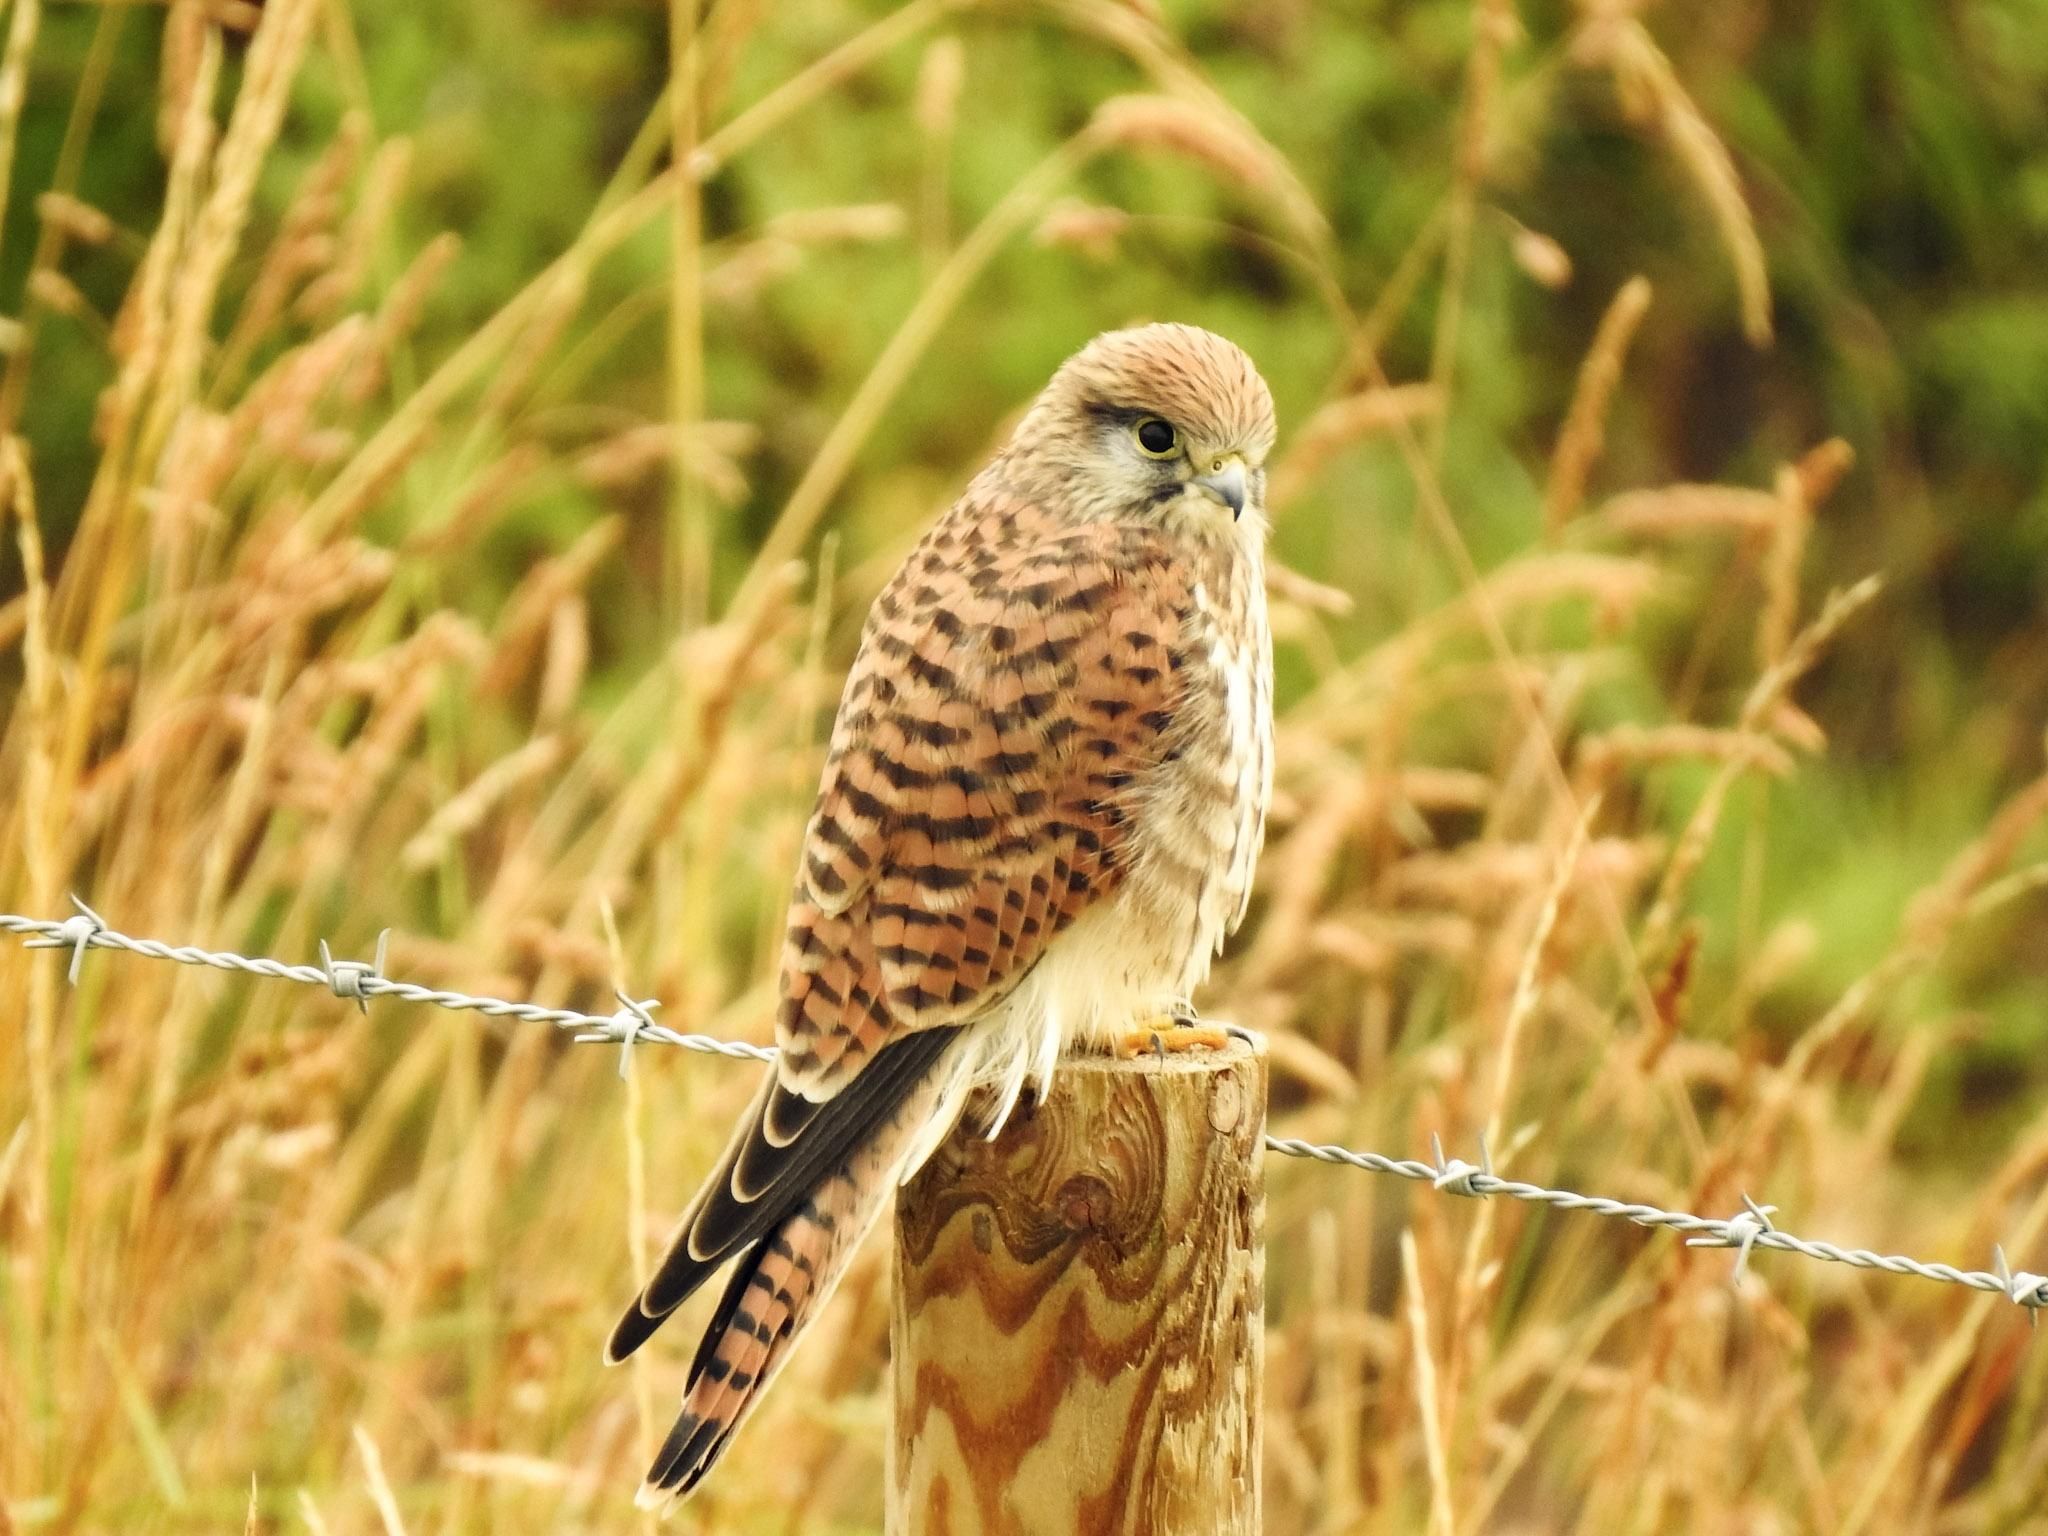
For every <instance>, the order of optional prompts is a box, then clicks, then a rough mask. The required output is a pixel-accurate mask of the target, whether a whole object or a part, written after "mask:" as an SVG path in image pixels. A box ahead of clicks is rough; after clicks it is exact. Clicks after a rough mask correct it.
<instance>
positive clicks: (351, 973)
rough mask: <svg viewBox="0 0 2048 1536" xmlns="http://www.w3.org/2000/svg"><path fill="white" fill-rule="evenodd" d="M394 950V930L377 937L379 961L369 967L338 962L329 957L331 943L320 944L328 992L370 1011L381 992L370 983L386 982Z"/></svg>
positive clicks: (342, 961) (344, 961)
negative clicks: (386, 964) (386, 969)
mask: <svg viewBox="0 0 2048 1536" xmlns="http://www.w3.org/2000/svg"><path fill="white" fill-rule="evenodd" d="M390 948H391V930H390V929H389V928H386V929H385V930H384V931H383V932H382V933H380V934H378V935H377V959H376V962H375V963H374V964H368V965H366V964H365V963H364V962H362V961H361V960H337V959H335V958H334V956H333V955H332V954H331V953H329V951H328V948H327V941H326V940H325V939H322V940H321V941H320V969H321V970H322V971H324V972H325V973H326V975H327V989H328V990H329V991H330V992H332V993H333V994H334V995H335V996H336V997H339V998H353V999H354V1000H355V1005H356V1007H357V1009H358V1010H360V1011H361V1012H363V1013H368V1012H369V1011H370V999H371V998H372V997H374V996H376V991H377V989H375V988H372V987H370V986H369V985H368V983H370V982H373V981H382V980H383V979H384V956H385V955H386V954H387V953H388V952H389V950H390Z"/></svg>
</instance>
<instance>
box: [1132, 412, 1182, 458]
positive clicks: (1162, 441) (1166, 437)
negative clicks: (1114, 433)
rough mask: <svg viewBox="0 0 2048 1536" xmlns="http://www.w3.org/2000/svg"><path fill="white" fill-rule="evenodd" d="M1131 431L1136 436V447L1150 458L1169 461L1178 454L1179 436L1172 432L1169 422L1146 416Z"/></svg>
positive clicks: (1171, 425)
mask: <svg viewBox="0 0 2048 1536" xmlns="http://www.w3.org/2000/svg"><path fill="white" fill-rule="evenodd" d="M1132 430H1133V431H1134V432H1135V433H1136V434H1137V438H1138V447H1139V448H1141V449H1142V450H1143V451H1144V452H1145V453H1146V455H1148V456H1149V457H1151V458H1155V459H1170V458H1172V457H1173V456H1174V455H1175V454H1176V453H1178V452H1180V434H1179V433H1178V432H1176V431H1174V430H1173V423H1172V422H1170V421H1161V420H1160V419H1159V418H1158V417H1157V416H1147V417H1145V418H1143V419H1142V420H1141V421H1139V423H1138V424H1137V426H1136V427H1134V428H1132Z"/></svg>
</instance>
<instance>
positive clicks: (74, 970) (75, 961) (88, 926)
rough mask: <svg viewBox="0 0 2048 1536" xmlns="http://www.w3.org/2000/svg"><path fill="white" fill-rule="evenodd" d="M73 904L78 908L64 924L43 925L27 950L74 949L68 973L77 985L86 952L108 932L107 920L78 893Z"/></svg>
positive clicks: (73, 983) (28, 944)
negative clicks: (41, 932)
mask: <svg viewBox="0 0 2048 1536" xmlns="http://www.w3.org/2000/svg"><path fill="white" fill-rule="evenodd" d="M71 905H72V906H74V907H76V908H78V911H77V912H76V913H75V914H74V915H73V916H71V917H67V918H65V919H64V921H63V922H61V923H49V924H46V925H44V926H45V929H46V931H45V932H44V933H43V934H42V936H41V937H39V938H33V939H30V940H28V941H27V942H26V943H24V944H23V945H22V947H23V948H24V949H68V950H70V951H71V968H70V970H69V971H67V972H66V973H65V974H66V975H67V977H68V978H69V979H70V984H71V985H72V986H74V987H75V986H77V985H78V971H79V968H80V967H81V966H83V965H84V964H85V952H86V951H87V950H88V949H91V948H92V947H93V944H94V941H95V940H97V939H98V938H99V936H100V935H101V934H103V933H105V932H106V931H107V920H106V919H105V918H103V917H101V916H100V915H99V913H97V912H95V911H93V909H92V908H91V907H88V906H87V905H86V904H85V903H84V902H82V901H80V900H79V899H78V898H77V897H76V896H73V897H72V898H71Z"/></svg>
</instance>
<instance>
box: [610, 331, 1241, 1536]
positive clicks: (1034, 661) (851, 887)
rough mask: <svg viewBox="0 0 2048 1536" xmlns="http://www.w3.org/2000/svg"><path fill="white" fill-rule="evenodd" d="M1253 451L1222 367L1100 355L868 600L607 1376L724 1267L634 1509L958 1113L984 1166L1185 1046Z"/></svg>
mask: <svg viewBox="0 0 2048 1536" xmlns="http://www.w3.org/2000/svg"><path fill="white" fill-rule="evenodd" d="M1273 430H1274V428H1273V397H1272V395H1271V393H1270V392H1269V391H1268V390H1267V388H1266V384H1265V381H1264V380H1263V379H1261V378H1260V377H1259V373H1258V370H1257V369H1256V368H1255V367H1254V366H1253V365H1252V361H1251V359H1250V358H1248V357H1247V356H1245V354H1244V353H1243V352H1242V351H1240V350H1239V349H1238V348H1237V347H1236V346H1234V345H1232V344H1231V343H1230V342H1228V341H1225V340H1224V339H1223V338H1222V337H1220V336H1216V335H1213V334H1211V333H1210V332H1208V331H1203V330H1197V329H1195V328H1193V327H1191V326H1185V325H1150V326H1145V327H1142V328H1140V329H1136V330H1127V331H1115V332H1111V333H1109V334H1106V335H1103V336H1098V337H1097V338H1096V339H1095V340H1094V341H1092V342H1090V343H1089V344H1088V346H1086V347H1085V348H1083V349H1082V350H1081V351H1080V352H1079V353H1077V354H1076V355H1075V356H1073V357H1071V358H1069V359H1068V360H1067V361H1066V362H1065V363H1064V364H1063V365H1061V367H1060V369H1059V371H1058V372H1056V373H1055V374H1054V375H1053V377H1052V380H1051V382H1050V383H1048V384H1047V385H1046V387H1045V390H1044V392H1043V393H1041V394H1040V395H1039V397H1038V399H1037V400H1036V401H1035V402H1034V403H1033V405H1032V407H1031V409H1030V411H1029V412H1028V413H1026V415H1025V416H1024V418H1023V420H1022V421H1021V422H1020V423H1019V424H1018V426H1017V429H1016V431H1015V433H1014V434H1013V435H1012V436H1011V438H1010V440H1009V441H1008V443H1007V444H1006V445H1005V446H1004V447H1003V448H1002V449H1001V450H1000V451H999V452H998V453H997V454H996V456H995V458H994V459H993V461H991V462H990V464H989V465H988V467H987V468H985V469H984V470H982V472H981V473H980V474H979V475H977V476H976V477H975V478H974V480H973V482H972V483H971V484H970V485H969V486H968V487H967V490H966V492H965V494H963V495H962V496H961V497H960V499H959V500H958V501H957V502H956V503H954V505H953V507H952V509H951V510H950V511H948V512H947V513H946V515H945V516H944V517H942V518H940V519H939V521H938V523H937V524H936V525H935V526H934V527H933V528H932V529H931V531H930V532H929V533H927V534H926V535H925V537H924V539H923V541H922V542H920V543H919V544H918V546H917V547H916V548H915V549H914V550H912V551H911V553H910V556H909V558H908V559H906V560H905V561H904V563H903V566H902V568H901V569H900V570H898V571H897V573H896V575H895V577H894V578H893V579H892V580H891V581H890V582H889V584H888V586H886V587H885V588H883V590H882V592H881V594H880V595H879V596H878V597H877V598H876V599H875V603H874V607H873V609H872V610H871V611H870V613H869V614H868V619H867V624H866V627H865V628H864V629H863V631H862V634H861V644H860V650H859V653H858V655H857V656H856V657H855V659H854V664H853V671H852V673H851V675H850V676H849V677H848V679H847V683H846V690H845V693H844V694H843V695H842V697H841V699H840V703H839V714H838V718H837V721H836V723H835V725H834V727H833V732H832V742H831V747H830V749H829V751H828V753H827V756H826V760H825V771H824V778H823V782H822V783H821V784H820V785H819V788H818V801H817V807H816V809H815V810H814V811H813V813H812V815H811V820H810V825H809V828H808V830H807V832H806V833H805V837H804V845H803V849H802V853H801V856H800V862H799V868H798V871H797V876H796V888H795V891H794V892H793V893H792V895H791V898H790V907H789V926H788V932H787V936H786V938H785V941H784V944H783V951H782V964H781V987H780V1006H779V1010H778V1013H777V1017H776V1038H777V1040H778V1043H779V1044H780V1046H781V1056H780V1059H779V1060H778V1061H777V1063H776V1065H775V1067H774V1068H773V1070H772V1071H771V1072H770V1073H769V1076H768V1080H767V1082H765V1083H764V1084H763V1085H762V1088H761V1091H760V1093H759V1095H758V1096H757V1097H756V1098H755V1100H754V1102H753V1105H752V1106H751V1107H750V1108H749V1109H748V1111H747V1112H746V1114H745V1115H744V1116H743V1117H742V1119H741V1121H740V1124H739V1127H738V1128H737V1130H736V1132H735V1134H734V1136H733V1138H732V1142H731V1144H730V1145H729V1146H728V1147H727V1148H726V1151H725V1153H724V1155H723V1156H722V1157H721V1158H720V1159H719V1161H718V1164H717V1166H716V1168H715V1169H714V1170H713V1171H712V1173H711V1176H710V1177H709V1179H707V1180H706V1182H705V1184H704V1187H703V1188H702V1189H701V1190H700V1191H698V1193H697V1196H696V1198H695V1199H694V1200H693V1201H691V1203H690V1205H689V1208H688V1210H687V1211H686V1212H685V1214H684V1216H683V1218H682V1221H681V1223H680V1225H679V1226H678V1227H677V1229H676V1232H675V1235H674V1237H673V1238H672V1239H671V1240H670V1245H669V1248H668V1252H667V1255H666V1257H664V1258H663V1259H662V1261H661V1265H660V1267H659V1268H658V1269H657V1270H656V1271H655V1274H654V1277H653V1278H652V1279H651V1280H650V1281H649V1282H648V1284H647V1288H646V1289H645V1290H644V1291H643V1292H641V1294H640V1296H639V1297H638V1298H637V1299H636V1300H635V1301H634V1302H633V1304H632V1305H631V1306H630V1307H628V1308H627V1309H626V1314H625V1316H624V1317H622V1318H621V1319H620V1320H619V1323H618V1326H617V1327H616V1328H615V1329H614V1330H613V1331H612V1336H611V1340H610V1343H609V1344H608V1345H607V1347H606V1351H605V1354H606V1359H607V1360H608V1361H618V1360H623V1359H624V1358H625V1357H626V1356H628V1355H630V1354H631V1353H632V1352H633V1351H634V1350H635V1349H637V1348H639V1347H640V1345H641V1343H642V1342H643V1341H644V1340H645V1339H646V1338H647V1336H648V1335H649V1334H651V1333H653V1332H654V1330H655V1329H656V1328H657V1327H659V1326H660V1324H661V1321H662V1319H663V1318H665V1317H667V1316H668V1315H669V1313H671V1312H673V1311H674V1310H675V1309H676V1307H677V1306H679V1305H680V1304H681V1303H682V1302H683V1300H684V1299H685V1298H686V1297H688V1296H689V1295H690V1294H691V1293H692V1292H693V1291H695V1290H696V1289H697V1288H698V1287H699V1286H700V1285H702V1284H703V1283H704V1282H705V1281H706V1280H707V1279H709V1278H710V1277H711V1275H712V1273H713V1272H714V1271H715V1270H717V1269H718V1268H719V1267H720V1266H722V1265H723V1264H725V1262H726V1261H727V1260H729V1259H733V1258H735V1257H737V1259H738V1263H737V1264H736V1265H735V1267H734V1269H733V1272H732V1275H731V1277H730V1279H728V1280H727V1282H726V1286H725V1292H724V1296H723V1298H722V1299H721V1300H720V1302H719V1304H718V1308H717V1310H716V1311H715V1312H714V1313H713V1314H712V1318H711V1323H710V1326H709V1327H708V1328H707V1330H706V1331H705V1334H704V1338H703V1342H702V1343H701V1344H699V1345H698V1347H697V1354H696V1359H695V1360H694V1362H693V1363H692V1364H691V1367H690V1372H689V1378H688V1385H687V1386H686V1388H685V1389H684V1397H683V1405H682V1413H681V1416H680V1417H679V1418H677V1420H676V1423H675V1427H674V1429H673V1430H671V1431H670V1433H669V1436H668V1440H667V1442H666V1443H665V1444H664V1445H663V1446H662V1448H661V1451H660V1454H659V1455H657V1456H656V1458H655V1461H654V1466H653V1468H652V1469H651V1470H650V1471H649V1472H648V1474H647V1481H646V1484H645V1486H644V1487H642V1489H641V1490H640V1502H641V1503H642V1504H643V1505H646V1506H654V1505H659V1504H661V1503H664V1502H666V1501H667V1500H669V1499H671V1498H680V1497H681V1496H683V1495H685V1494H687V1493H689V1492H690V1491H691V1490H692V1489H693V1488H695V1487H696V1486H697V1484H698V1483H699V1482H700V1481H702V1479H703V1478H704V1476H705V1474H706V1473H707V1472H708V1471H709V1470H710V1469H711V1467H712V1465H713V1464H714V1463H715V1462H716V1461H717V1460H718V1457H719V1456H720V1454H721V1453H722V1452H723V1451H724V1450H725V1448H726V1446H727V1444H728V1443H729V1442H730V1441H731V1439H732V1434H733V1431H734V1430H735V1429H736V1428H737V1427H738V1425H739V1423H740V1421H741V1420H742V1419H744V1418H745V1417H746V1414H747V1412H748V1410H749V1409H750V1408H751V1407H752V1406H753V1405H754V1403H755V1402H757V1401H758V1400H759V1398H760V1395H761V1393H762V1390H763V1389H764V1388H765V1387H766V1386H767V1384H768V1382H769V1381H770V1379H772V1378H773V1376H774V1375H775V1373H776V1371H777V1370H778V1369H779V1368H780V1367H781V1365H782V1363H783V1361H784V1360H786V1359H787V1358H788V1355H789V1351H790V1349H791V1348H792V1346H793V1345H794V1344H795V1342H796V1340H797V1338H798V1336H799V1335H800V1334H801V1333H802V1331H803V1328H804V1325H805V1323H806V1322H808V1321H809V1320H810V1318H811V1317H813V1316H814V1315H816V1313H817V1311H818V1309H819V1308H820V1307H822V1306H823V1305H824V1303H825V1300H826V1298H827V1297H828V1296H829V1295H830V1294H831V1291H832V1287H833V1286H834V1284H835V1283H836V1282H837V1281H838V1279H839V1276H840V1273H841V1271H842V1270H843V1269H844V1268H845V1266H846V1263H847V1260H848V1259H849V1258H850V1257H851V1256H852V1253H853V1251H854V1249H855V1247H856V1246H857V1245H858V1244H859V1242H860V1239H861V1237H862V1235H863V1234H864V1233H865V1232H866V1231H867V1230H868V1228H869V1226H870V1225H871V1224H872V1223H873V1221H874V1219H875V1217H876V1216H877V1214H878V1213H879V1212H880V1210H881V1208H882V1206H883V1204H884V1203H885V1202H886V1199H887V1197H888V1195H889V1193H890V1191H892V1190H893V1189H894V1188H895V1187H896V1186H897V1185H898V1184H899V1183H901V1182H903V1181H904V1180H906V1179H908V1178H909V1177H910V1175H911V1174H913V1173H914V1172H916V1170H917V1169H918V1167H919V1166H920V1165H921V1164H922V1163H923V1162H924V1161H925V1159H926V1158H927V1157H928V1156H929V1155H930V1154H931V1153H932V1152H933V1151H934V1150H935V1149H936V1148H937V1147H938V1145H939V1143H940V1142H942V1141H943V1140H944V1139H945V1137H946V1136H947V1134H948V1133H949V1132H950V1131H951V1130H952V1129H953V1127H954V1125H955V1124H956V1122H958V1121H959V1119H960V1117H961V1115H962V1112H963V1111H964V1110H966V1109H967V1108H968V1105H969V1100H970V1097H972V1098H973V1102H974V1105H975V1108H974V1111H973V1113H974V1114H975V1116H976V1120H977V1124H978V1125H980V1126H981V1128H983V1129H985V1130H986V1131H987V1133H988V1134H989V1135H991V1136H992V1135H994V1134H995V1132H996V1131H997V1130H998V1129H1000V1127H1001V1125H1002V1124H1003V1122H1004V1120H1005V1119H1006V1118H1007V1117H1008V1115H1009V1113H1010V1111H1011V1110H1012V1108H1014V1107H1015V1105H1016V1103H1017V1100H1018V1097H1019V1095H1020V1094H1021V1093H1022V1092H1023V1090H1024V1088H1025V1086H1026V1084H1027V1083H1030V1084H1033V1085H1035V1087H1036V1089H1037V1091H1038V1092H1040V1093H1043V1091H1044V1089H1045V1087H1046V1086H1047V1084H1048V1083H1049V1082H1050V1080H1051V1076H1052V1073H1053V1069H1054V1064H1055V1063H1056V1062H1057V1061H1058V1059H1059V1057H1060V1054H1061V1053H1062V1052H1063V1051H1066V1050H1069V1049H1075V1048H1080V1049H1096V1050H1104V1049H1107V1050H1119V1049H1127V1048H1128V1046H1129V1043H1130V1041H1131V1040H1133V1039H1138V1040H1148V1041H1150V1042H1152V1043H1155V1044H1156V1043H1157V1042H1158V1041H1159V1040H1160V1039H1161V1038H1162V1037H1163V1038H1165V1039H1166V1040H1168V1041H1170V1042H1178V1041H1181V1040H1185V1039H1187V1038H1189V1037H1190V1032H1188V1031H1175V1030H1171V1029H1168V1028H1166V1021H1168V1020H1173V1021H1181V1020H1188V1019H1191V1018H1192V1017H1193V1013H1192V1010H1191V1007H1190V998H1191V996H1192V994H1193V992H1194V989H1195V988H1196V987H1197V986H1199V985H1200V984H1201V982H1202V980H1203V978H1204V977H1205V976H1206V975H1207V974H1208V971H1209V964H1210V961H1211V958H1212V957H1213V956H1214V955H1215V953H1216V952H1217V950H1218V948H1219V947H1220V946H1221V944H1222V941H1223V938H1224V936H1225V935H1226V934H1228V933H1229V932H1230V931H1231V930H1232V929H1234V928H1235V927H1236V926H1237V924H1238V922H1239V921H1240V920H1241V919H1242V918H1243V916H1244V911H1245V904H1246V901H1247V899H1248V896H1249V893H1250V890H1251V883H1252V868H1253V865H1254V863H1255V862H1256V860H1257V858H1258V852H1259V846H1260V843H1261V842H1262V841H1263V839H1264V835H1265V817H1266V806H1267V803H1268V801H1269V800H1270V798H1271V794H1272V781H1273V722H1272V694H1273V684H1272V674H1273V660H1272V638H1271V635H1270V633H1269V631H1268V629H1267V623H1266V598H1265V572H1264V545H1265V537H1266V518H1265V508H1264V500H1265V494H1264V493H1265V481H1266V477H1265V471H1264V469H1263V468H1262V465H1263V464H1264V461H1265V458H1266V454H1267V451H1268V450H1269V449H1270V448H1271V447H1272V443H1273ZM980 1090H988V1091H987V1092H986V1093H980V1092H979V1091H980Z"/></svg>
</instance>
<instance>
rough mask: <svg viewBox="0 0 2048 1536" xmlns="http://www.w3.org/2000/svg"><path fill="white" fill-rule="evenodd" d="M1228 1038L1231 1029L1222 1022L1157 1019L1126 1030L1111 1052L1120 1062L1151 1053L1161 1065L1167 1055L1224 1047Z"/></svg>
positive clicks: (1227, 1043)
mask: <svg viewBox="0 0 2048 1536" xmlns="http://www.w3.org/2000/svg"><path fill="white" fill-rule="evenodd" d="M1230 1039H1231V1036H1230V1031H1229V1030H1228V1028H1226V1027H1225V1026H1223V1025H1218V1024H1198V1023H1196V1022H1194V1021H1193V1020H1192V1019H1186V1020H1183V1019H1178V1018H1158V1019H1151V1020H1148V1021H1147V1022H1145V1023H1143V1024H1139V1025H1136V1026H1135V1027H1133V1028H1131V1029H1129V1030H1126V1031H1125V1032H1124V1034H1123V1037H1122V1038H1121V1039H1120V1040H1118V1041H1117V1044H1116V1049H1115V1050H1114V1052H1113V1053H1112V1054H1114V1055H1115V1056H1116V1057H1117V1058H1118V1059H1119V1060H1122V1061H1135V1060H1136V1059H1137V1058H1138V1057H1140V1056H1150V1057H1152V1058H1154V1059H1155V1060H1156V1061H1158V1062H1160V1063H1162V1064H1164V1062H1165V1061H1166V1058H1167V1056H1168V1055H1169V1054H1175V1055H1177V1054H1179V1053H1180V1052H1182V1051H1220V1050H1224V1049H1226V1048H1227V1047H1228V1046H1229V1044H1230Z"/></svg>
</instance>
